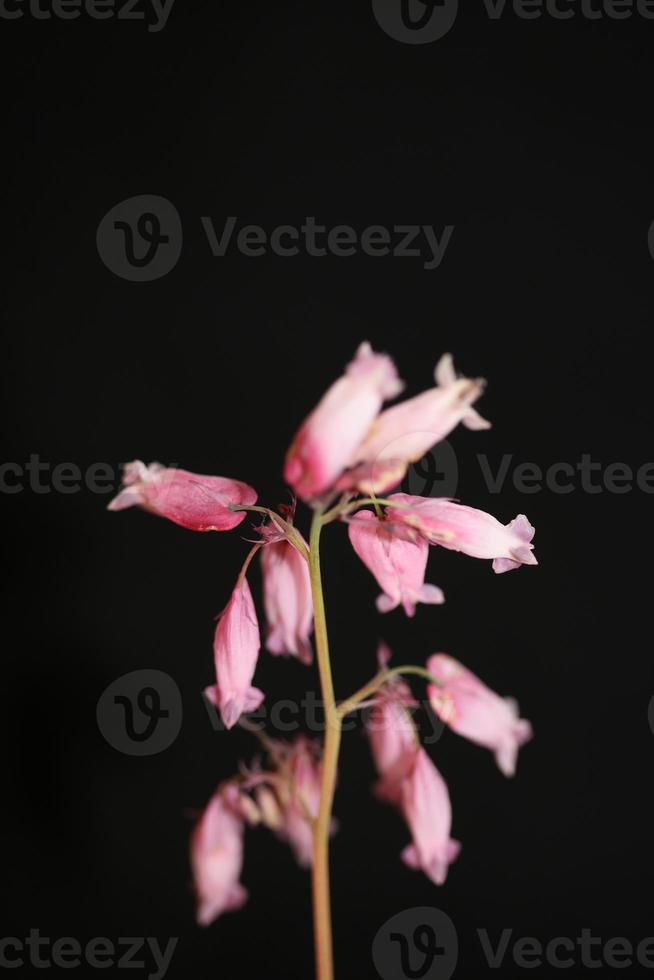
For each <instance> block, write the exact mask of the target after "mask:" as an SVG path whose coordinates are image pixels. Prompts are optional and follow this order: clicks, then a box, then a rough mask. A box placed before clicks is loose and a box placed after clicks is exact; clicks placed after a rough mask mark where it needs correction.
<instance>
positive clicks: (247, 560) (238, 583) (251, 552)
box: [236, 541, 263, 588]
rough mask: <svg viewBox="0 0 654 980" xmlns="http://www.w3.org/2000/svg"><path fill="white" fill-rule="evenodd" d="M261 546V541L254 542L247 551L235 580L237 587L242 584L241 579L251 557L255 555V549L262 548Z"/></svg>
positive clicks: (244, 574)
mask: <svg viewBox="0 0 654 980" xmlns="http://www.w3.org/2000/svg"><path fill="white" fill-rule="evenodd" d="M262 547H263V541H262V542H261V544H255V545H254V546H253V547H252V548H250V550H249V552H248V556H247V558H246V559H245V561H244V562H243V565H242V567H241V571H240V574H239V576H238V579H237V581H236V585H237V586H238V588H240V587H241V586H242V585H243V580H244V579H245V576H246V575H247V571H248V568H249V567H250V562H251V561H252V559H253V558H254V556H255V555H256V553H257V551H258V550H259V549H260V548H262Z"/></svg>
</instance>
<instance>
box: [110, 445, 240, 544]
mask: <svg viewBox="0 0 654 980" xmlns="http://www.w3.org/2000/svg"><path fill="white" fill-rule="evenodd" d="M256 499H257V494H256V491H255V490H253V489H252V487H250V486H248V485H247V483H241V481H240V480H230V479H228V478H227V477H224V476H204V475H202V474H199V473H189V472H188V471H187V470H179V469H169V468H167V467H165V466H161V465H160V464H159V463H152V464H151V465H150V466H146V465H145V463H142V462H141V460H140V459H135V460H134V461H133V462H132V463H127V464H126V465H125V466H124V467H123V489H122V490H121V491H120V493H119V494H118V496H117V497H114V499H113V500H112V501H111V502H110V503H109V508H108V509H109V510H125V508H127V507H143V508H144V509H145V510H149V511H151V512H152V513H153V514H158V515H159V516H160V517H167V518H168V520H169V521H173V522H174V523H175V524H180V525H181V526H182V527H186V528H189V530H191V531H231V529H232V528H234V527H237V525H239V524H240V523H241V521H242V520H243V519H244V517H245V512H241V513H239V512H237V511H233V510H230V506H231V505H232V504H253V503H254V502H255V501H256Z"/></svg>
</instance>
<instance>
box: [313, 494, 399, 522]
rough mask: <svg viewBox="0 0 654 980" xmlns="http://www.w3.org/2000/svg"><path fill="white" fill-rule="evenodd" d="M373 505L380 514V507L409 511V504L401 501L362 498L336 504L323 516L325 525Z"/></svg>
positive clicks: (383, 498)
mask: <svg viewBox="0 0 654 980" xmlns="http://www.w3.org/2000/svg"><path fill="white" fill-rule="evenodd" d="M370 504H373V505H374V507H375V510H377V513H378V514H379V511H378V507H379V506H380V505H382V506H384V507H398V508H399V509H400V510H402V509H405V510H406V509H407V508H408V506H409V505H408V504H404V503H402V502H401V501H399V500H388V499H387V498H386V497H360V498H359V499H358V500H352V501H351V502H350V503H349V504H340V503H338V504H336V506H335V507H332V509H331V510H328V511H327V513H326V514H324V515H323V519H322V522H323V524H331V522H332V521H335V520H337V519H338V518H339V517H342V516H343V515H344V514H351V513H352V512H353V511H355V510H358V509H359V507H366V506H370Z"/></svg>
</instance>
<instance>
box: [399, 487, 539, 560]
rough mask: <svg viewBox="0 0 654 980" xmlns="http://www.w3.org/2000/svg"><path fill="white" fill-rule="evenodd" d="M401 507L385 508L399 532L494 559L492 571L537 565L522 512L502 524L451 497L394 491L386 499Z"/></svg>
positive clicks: (474, 556) (531, 534)
mask: <svg viewBox="0 0 654 980" xmlns="http://www.w3.org/2000/svg"><path fill="white" fill-rule="evenodd" d="M388 499H389V500H392V501H393V502H394V503H398V504H401V505H402V506H401V507H388V508H387V509H386V517H387V520H388V521H389V522H391V523H393V524H394V525H395V527H396V530H397V531H398V533H403V532H404V533H408V535H409V537H411V538H414V539H415V538H417V537H421V538H423V539H424V540H425V541H428V542H429V543H430V544H438V545H440V546H441V547H442V548H448V549H449V550H450V551H462V552H463V553H464V554H466V555H470V557H471V558H491V559H493V571H494V572H498V573H500V572H508V571H510V570H511V569H512V568H518V567H519V566H520V565H537V564H538V562H537V561H536V556H535V555H534V553H533V550H534V546H533V544H531V539H532V538H533V536H534V534H535V531H534V528H533V527H532V526H531V524H530V523H529V521H528V520H527V518H526V517H525V515H524V514H518V516H517V517H516V518H514V519H513V520H512V521H511V522H510V523H509V524H507V525H504V524H500V522H499V521H498V520H497V519H496V518H495V517H493V516H492V515H491V514H486V513H485V512H484V511H483V510H476V508H474V507H465V506H464V505H463V504H456V503H454V501H453V500H445V499H444V498H438V497H436V498H434V497H416V496H412V495H411V494H408V493H394V494H391V496H390V497H389V498H388Z"/></svg>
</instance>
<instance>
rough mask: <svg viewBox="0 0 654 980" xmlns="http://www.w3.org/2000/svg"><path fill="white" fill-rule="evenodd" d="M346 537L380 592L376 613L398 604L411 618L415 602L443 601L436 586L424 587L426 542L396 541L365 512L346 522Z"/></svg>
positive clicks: (389, 528) (384, 524) (380, 522)
mask: <svg viewBox="0 0 654 980" xmlns="http://www.w3.org/2000/svg"><path fill="white" fill-rule="evenodd" d="M348 533H349V536H350V542H351V544H352V547H353V548H354V550H355V552H356V553H357V555H358V556H359V558H360V559H361V561H362V562H363V563H364V565H365V566H366V568H368V569H369V570H370V571H371V572H372V574H373V575H374V576H375V578H376V579H377V582H378V583H379V585H380V587H381V589H382V595H380V596H379V597H378V599H377V608H378V609H379V611H380V612H383V613H384V612H389V610H391V609H395V608H396V607H397V606H399V605H400V603H401V604H402V606H403V608H404V611H405V613H406V614H407V616H413V615H414V613H415V611H416V603H417V602H426V603H432V604H433V603H441V602H444V601H445V597H444V595H443V593H442V592H441V590H440V589H439V588H438V586H436V585H425V571H426V568H427V557H428V553H429V545H428V544H427V542H426V541H424V540H422V539H421V538H416V539H415V540H413V541H412V540H407V539H404V538H402V537H398V536H397V535H395V534H394V533H393V528H392V526H390V525H388V524H387V522H386V521H384V520H380V519H379V518H377V517H375V515H374V514H373V513H372V511H369V510H361V511H359V512H358V513H357V514H355V515H354V516H353V517H352V518H351V519H350V522H349V526H348Z"/></svg>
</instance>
